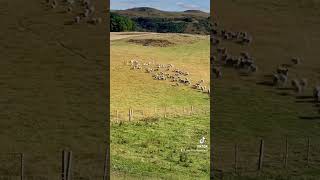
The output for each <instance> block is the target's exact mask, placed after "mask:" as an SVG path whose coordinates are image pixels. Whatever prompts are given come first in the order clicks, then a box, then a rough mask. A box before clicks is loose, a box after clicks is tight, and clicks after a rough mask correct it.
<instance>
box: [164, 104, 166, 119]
mask: <svg viewBox="0 0 320 180" xmlns="http://www.w3.org/2000/svg"><path fill="white" fill-rule="evenodd" d="M164 118H167V106H164Z"/></svg>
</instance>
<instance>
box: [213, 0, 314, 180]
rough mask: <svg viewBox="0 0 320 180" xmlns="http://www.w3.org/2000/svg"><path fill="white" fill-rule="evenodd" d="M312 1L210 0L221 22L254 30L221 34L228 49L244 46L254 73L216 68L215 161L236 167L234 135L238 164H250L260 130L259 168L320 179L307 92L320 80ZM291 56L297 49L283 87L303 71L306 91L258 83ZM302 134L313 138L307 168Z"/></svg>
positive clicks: (268, 172) (233, 50) (218, 165)
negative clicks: (242, 41) (247, 40)
mask: <svg viewBox="0 0 320 180" xmlns="http://www.w3.org/2000/svg"><path fill="white" fill-rule="evenodd" d="M312 2H313V4H314V5H317V3H316V2H315V1H312ZM312 2H311V1H304V2H302V1H299V2H298V1H290V2H289V1H281V2H280V1H275V0H273V1H268V2H267V1H263V0H261V1H259V2H256V1H254V2H253V1H250V0H246V1H241V2H240V1H231V0H230V1H229V0H227V1H223V2H215V6H214V7H215V10H214V14H215V16H216V17H217V19H218V21H219V23H220V24H221V26H223V27H224V28H226V29H230V30H233V31H247V32H248V33H249V34H251V35H252V36H253V42H252V44H250V45H249V46H239V45H237V44H234V43H231V42H223V43H222V45H221V47H222V46H223V47H227V48H228V51H229V52H230V53H231V54H233V55H239V52H240V51H243V50H245V51H247V52H249V54H251V55H252V56H253V57H254V58H255V59H256V64H257V65H258V67H259V71H258V72H257V73H256V74H254V75H252V76H248V77H246V76H240V75H239V73H237V72H236V71H235V70H233V69H231V68H222V71H223V75H224V77H223V79H221V80H216V81H215V82H214V83H215V89H214V92H215V94H214V97H215V113H214V119H215V121H214V127H216V128H215V129H214V132H215V133H214V134H215V136H214V142H215V144H214V145H215V147H216V148H215V149H214V151H215V159H216V160H215V166H216V169H219V170H222V171H228V172H230V171H231V172H233V171H234V170H233V168H234V145H235V144H236V143H237V144H239V146H240V150H239V157H240V160H239V161H240V162H239V164H240V165H239V166H241V168H245V167H249V168H248V169H247V171H255V170H256V168H257V160H258V151H259V140H260V139H261V138H263V139H264V140H265V154H266V157H265V161H266V162H265V163H264V169H263V171H264V173H263V175H264V176H267V177H269V179H287V178H288V177H287V176H290V177H292V178H294V177H295V178H307V177H310V179H319V176H320V174H319V172H320V171H319V168H320V163H319V160H320V155H319V147H320V133H319V132H320V131H319V129H320V126H319V125H320V124H319V120H320V116H319V113H318V109H319V107H318V105H317V104H315V103H313V102H312V99H310V98H307V96H310V95H312V88H313V87H314V86H315V85H318V83H319V67H320V66H319V65H320V64H319V61H318V58H319V54H320V53H319V51H318V48H317V47H318V45H319V43H320V34H319V29H320V21H319V14H318V13H317V11H316V9H317V8H319V6H315V7H313V6H311V4H312ZM294 56H298V57H301V58H302V63H301V64H300V65H297V66H296V67H293V68H290V70H289V83H288V86H287V87H290V81H291V80H292V79H294V78H307V79H308V83H309V85H308V88H307V90H306V91H305V92H303V93H302V94H300V95H298V94H296V93H294V92H293V91H292V90H288V89H283V90H280V89H276V88H274V87H270V86H265V85H260V84H259V82H263V81H269V80H270V78H268V77H267V76H268V75H272V73H274V72H275V70H276V68H277V67H278V66H279V65H280V64H284V63H290V58H291V57H294ZM303 96H306V97H305V98H304V97H303ZM286 136H288V140H289V158H288V167H287V169H284V168H283V154H284V152H285V137H286ZM307 137H310V138H311V142H312V143H311V149H310V153H311V154H312V155H310V167H309V168H307V166H306V157H307V140H306V139H307ZM241 168H239V169H241ZM245 170H246V169H243V171H244V173H243V174H244V175H245V174H246V173H245ZM218 174H219V173H217V176H218ZM247 174H249V175H248V176H247V177H246V178H249V177H251V178H253V177H254V178H257V177H256V176H257V173H255V172H254V173H251V174H250V172H247ZM311 176H313V178H312V177H311ZM246 178H244V179H246ZM265 178H266V177H265Z"/></svg>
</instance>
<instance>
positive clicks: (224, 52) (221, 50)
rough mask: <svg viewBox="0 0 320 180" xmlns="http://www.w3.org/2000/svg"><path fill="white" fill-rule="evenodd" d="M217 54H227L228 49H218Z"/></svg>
mask: <svg viewBox="0 0 320 180" xmlns="http://www.w3.org/2000/svg"><path fill="white" fill-rule="evenodd" d="M217 52H218V53H221V54H227V48H218V49H217Z"/></svg>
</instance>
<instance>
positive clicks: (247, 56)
mask: <svg viewBox="0 0 320 180" xmlns="http://www.w3.org/2000/svg"><path fill="white" fill-rule="evenodd" d="M240 56H241V57H243V58H245V59H250V56H249V53H247V52H241V53H240Z"/></svg>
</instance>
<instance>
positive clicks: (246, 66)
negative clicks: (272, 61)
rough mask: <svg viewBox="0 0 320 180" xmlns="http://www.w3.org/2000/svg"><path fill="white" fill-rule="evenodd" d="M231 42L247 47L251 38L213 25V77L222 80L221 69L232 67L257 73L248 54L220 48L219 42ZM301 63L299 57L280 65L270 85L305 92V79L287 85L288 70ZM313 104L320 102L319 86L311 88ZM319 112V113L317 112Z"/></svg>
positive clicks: (216, 24) (242, 33) (246, 34)
mask: <svg viewBox="0 0 320 180" xmlns="http://www.w3.org/2000/svg"><path fill="white" fill-rule="evenodd" d="M223 40H225V41H233V42H235V43H238V44H241V45H247V44H250V43H251V42H252V37H251V36H250V35H249V34H248V33H247V32H232V31H228V30H225V29H223V28H219V25H218V23H217V22H215V23H213V29H212V36H211V42H212V45H213V47H212V48H213V53H212V55H211V58H210V61H211V64H214V67H213V68H212V73H213V74H214V75H215V76H214V77H215V78H217V79H219V78H222V67H224V68H228V67H232V68H234V69H237V70H241V72H245V73H254V72H257V70H258V68H257V65H256V64H255V61H254V58H252V57H250V55H249V53H247V52H241V53H240V55H239V56H238V57H237V56H232V55H231V54H229V53H228V51H227V48H225V47H220V45H221V42H222V41H223ZM300 63H301V59H300V58H299V57H292V58H291V62H290V63H288V64H281V65H279V66H278V67H277V69H276V70H275V72H273V73H272V76H270V77H272V79H270V84H271V85H272V86H274V87H276V88H284V87H288V86H289V87H290V88H289V89H292V90H293V91H294V92H296V93H297V94H301V93H302V92H305V90H306V89H307V87H308V80H307V79H306V78H301V79H297V78H293V79H291V84H289V83H288V79H289V74H290V73H289V72H290V68H291V67H294V66H297V65H299V64H300ZM312 97H313V98H314V100H315V102H320V86H316V87H314V88H313V96H312ZM319 112H320V111H319Z"/></svg>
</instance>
